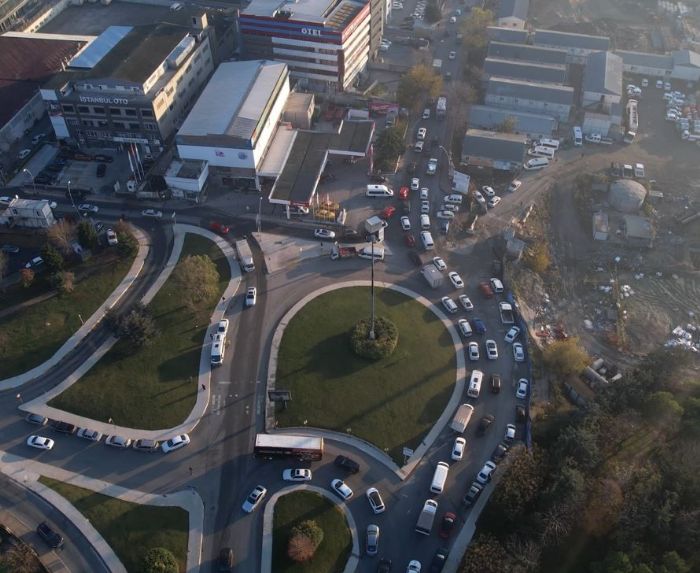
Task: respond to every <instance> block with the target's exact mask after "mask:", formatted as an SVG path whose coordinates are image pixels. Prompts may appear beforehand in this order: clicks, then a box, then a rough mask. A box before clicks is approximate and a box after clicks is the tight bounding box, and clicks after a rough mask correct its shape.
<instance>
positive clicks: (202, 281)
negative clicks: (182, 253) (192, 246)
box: [174, 255, 219, 309]
mask: <svg viewBox="0 0 700 573" xmlns="http://www.w3.org/2000/svg"><path fill="white" fill-rule="evenodd" d="M174 278H175V280H176V282H177V283H178V284H179V285H180V289H181V291H182V297H183V299H184V300H185V302H186V303H187V306H189V307H190V309H195V308H196V307H197V306H198V305H199V304H200V303H201V302H203V301H207V300H210V299H211V298H212V297H214V296H215V295H216V293H217V290H218V286H219V271H217V270H216V265H215V264H214V262H213V261H212V260H211V259H210V258H209V257H207V256H206V255H188V256H187V257H185V258H184V259H183V260H182V261H180V263H179V264H178V265H177V268H176V269H175V273H174Z"/></svg>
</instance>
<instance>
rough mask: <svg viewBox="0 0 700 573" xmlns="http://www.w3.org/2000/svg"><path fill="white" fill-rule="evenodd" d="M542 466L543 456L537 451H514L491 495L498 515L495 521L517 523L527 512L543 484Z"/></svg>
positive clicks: (523, 449)
mask: <svg viewBox="0 0 700 573" xmlns="http://www.w3.org/2000/svg"><path fill="white" fill-rule="evenodd" d="M542 466H543V464H542V457H541V455H540V454H539V452H537V451H536V453H534V454H533V453H530V452H529V451H527V450H526V449H525V448H522V449H520V450H518V451H517V452H515V453H514V457H513V459H512V461H511V464H510V466H509V467H508V469H507V470H506V472H505V474H503V476H502V477H501V481H500V482H499V483H498V487H497V488H496V489H495V490H494V492H493V495H492V497H491V501H492V503H493V510H494V511H495V512H496V514H497V515H498V517H496V518H495V519H494V521H499V522H500V521H503V520H506V521H509V522H511V523H515V522H517V520H518V519H519V518H520V517H521V516H522V515H523V514H524V513H525V511H526V510H527V508H528V506H529V504H530V503H531V502H532V501H533V500H534V499H535V497H536V496H537V494H538V492H539V489H540V486H541V484H542V481H543V477H544V476H543V474H542Z"/></svg>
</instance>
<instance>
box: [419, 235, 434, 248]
mask: <svg viewBox="0 0 700 573" xmlns="http://www.w3.org/2000/svg"><path fill="white" fill-rule="evenodd" d="M420 240H421V241H422V242H423V248H424V249H425V250H426V251H430V250H431V249H432V248H433V247H434V246H435V243H434V242H433V236H432V235H431V234H430V233H429V232H428V231H421V232H420Z"/></svg>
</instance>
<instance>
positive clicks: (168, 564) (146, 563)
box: [141, 547, 179, 573]
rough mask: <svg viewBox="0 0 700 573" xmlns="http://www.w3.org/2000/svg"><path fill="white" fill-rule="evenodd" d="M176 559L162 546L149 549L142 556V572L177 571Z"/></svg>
mask: <svg viewBox="0 0 700 573" xmlns="http://www.w3.org/2000/svg"><path fill="white" fill-rule="evenodd" d="M178 569H179V568H178V566H177V559H175V556H174V555H173V554H172V553H171V552H170V551H168V550H167V549H165V548H164V547H154V548H153V549H149V550H148V552H147V553H146V555H144V556H143V565H142V567H141V571H142V572H143V573H179V571H178Z"/></svg>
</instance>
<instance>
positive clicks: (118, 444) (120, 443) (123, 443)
mask: <svg viewBox="0 0 700 573" xmlns="http://www.w3.org/2000/svg"><path fill="white" fill-rule="evenodd" d="M105 445H106V446H111V447H112V448H119V449H122V450H123V449H126V448H128V447H129V446H130V445H131V439H129V438H123V437H122V436H107V439H106V440H105ZM163 446H165V444H163Z"/></svg>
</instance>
